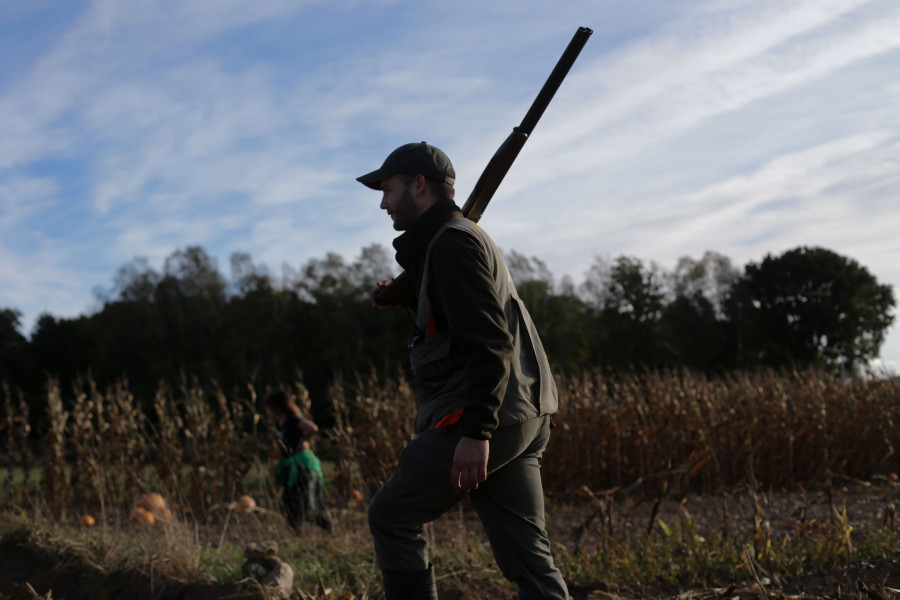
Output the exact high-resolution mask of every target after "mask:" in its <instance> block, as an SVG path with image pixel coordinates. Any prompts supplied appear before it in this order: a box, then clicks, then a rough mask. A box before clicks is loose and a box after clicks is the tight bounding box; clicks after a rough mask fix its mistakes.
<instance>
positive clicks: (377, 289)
mask: <svg viewBox="0 0 900 600" xmlns="http://www.w3.org/2000/svg"><path fill="white" fill-rule="evenodd" d="M393 281H394V280H393V279H385V280H384V281H379V282H378V283H376V284H375V287H373V288H372V289H371V290H369V304H371V305H372V306H374V307H375V308H377V309H378V310H385V311H392V310H403V305H401V304H378V302H377V301H376V300H375V296H377V295H378V292H380V291H381V290H382V289H383V288H386V287H387V286H389V285H391V283H392V282H393Z"/></svg>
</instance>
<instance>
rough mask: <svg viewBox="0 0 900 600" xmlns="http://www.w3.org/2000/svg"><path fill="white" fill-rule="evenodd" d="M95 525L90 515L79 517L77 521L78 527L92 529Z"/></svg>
mask: <svg viewBox="0 0 900 600" xmlns="http://www.w3.org/2000/svg"><path fill="white" fill-rule="evenodd" d="M96 524H97V522H96V521H94V517H92V516H91V515H81V517H79V519H78V526H79V527H93V526H94V525H96Z"/></svg>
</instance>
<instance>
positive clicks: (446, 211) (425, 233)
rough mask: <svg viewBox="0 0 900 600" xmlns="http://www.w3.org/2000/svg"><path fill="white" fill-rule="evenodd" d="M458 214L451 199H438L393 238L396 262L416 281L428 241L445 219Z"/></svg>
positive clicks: (417, 280)
mask: <svg viewBox="0 0 900 600" xmlns="http://www.w3.org/2000/svg"><path fill="white" fill-rule="evenodd" d="M460 216H462V212H461V211H460V210H459V207H458V206H456V203H454V202H453V200H439V201H437V202H435V203H434V204H433V205H432V206H431V207H430V208H429V209H428V210H426V211H425V212H424V213H422V216H420V217H419V218H418V219H416V221H415V222H414V223H413V224H412V225H411V226H410V227H409V229H407V230H406V231H405V232H403V234H401V235H400V236H399V237H397V238H395V239H394V249H395V250H396V251H397V255H396V259H397V263H398V264H399V265H400V266H401V267H403V269H404V270H405V271H407V272H409V273H410V274H411V275H412V276H413V277H414V280H415V281H416V283H418V282H420V281H422V269H423V268H424V267H425V265H424V261H425V250H426V249H427V248H428V243H429V242H431V239H432V238H433V237H434V236H435V235H436V234H437V232H438V231H440V229H441V227H443V225H444V224H445V223H447V221H449V220H450V219H452V218H454V217H460Z"/></svg>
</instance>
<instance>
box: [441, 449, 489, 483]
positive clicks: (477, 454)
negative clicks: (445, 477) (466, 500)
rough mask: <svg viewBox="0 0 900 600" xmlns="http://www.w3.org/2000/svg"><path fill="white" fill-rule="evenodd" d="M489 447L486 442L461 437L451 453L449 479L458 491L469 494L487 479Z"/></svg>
mask: <svg viewBox="0 0 900 600" xmlns="http://www.w3.org/2000/svg"><path fill="white" fill-rule="evenodd" d="M488 453H489V446H488V441H487V440H476V439H475V438H470V437H465V436H463V437H461V438H460V439H459V443H458V444H457V445H456V452H454V453H453V470H452V471H451V472H450V479H451V481H452V482H453V487H455V488H456V489H457V490H459V491H466V492H471V491H472V490H477V489H478V484H479V483H481V482H482V481H484V480H485V479H487V464H488Z"/></svg>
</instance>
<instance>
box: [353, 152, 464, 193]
mask: <svg viewBox="0 0 900 600" xmlns="http://www.w3.org/2000/svg"><path fill="white" fill-rule="evenodd" d="M391 175H424V176H425V178H426V179H434V180H436V181H441V182H443V183H447V184H449V185H453V182H454V181H456V171H454V170H453V165H452V164H451V163H450V159H449V158H447V155H446V154H444V152H443V151H442V150H441V149H440V148H435V147H434V146H431V145H429V144H426V143H425V142H419V143H413V144H404V145H403V146H400V147H399V148H397V149H396V150H394V151H393V152H391V153H390V154H388V157H387V158H386V159H384V164H383V165H381V168H380V169H376V170H374V171H372V172H371V173H368V174H366V175H363V176H362V177H357V178H356V180H357V181H358V182H360V183H361V184H363V185H365V186H367V187H370V188H372V189H373V190H380V189H381V180H382V179H384V178H385V177H390V176H391Z"/></svg>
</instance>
